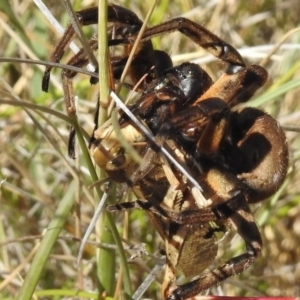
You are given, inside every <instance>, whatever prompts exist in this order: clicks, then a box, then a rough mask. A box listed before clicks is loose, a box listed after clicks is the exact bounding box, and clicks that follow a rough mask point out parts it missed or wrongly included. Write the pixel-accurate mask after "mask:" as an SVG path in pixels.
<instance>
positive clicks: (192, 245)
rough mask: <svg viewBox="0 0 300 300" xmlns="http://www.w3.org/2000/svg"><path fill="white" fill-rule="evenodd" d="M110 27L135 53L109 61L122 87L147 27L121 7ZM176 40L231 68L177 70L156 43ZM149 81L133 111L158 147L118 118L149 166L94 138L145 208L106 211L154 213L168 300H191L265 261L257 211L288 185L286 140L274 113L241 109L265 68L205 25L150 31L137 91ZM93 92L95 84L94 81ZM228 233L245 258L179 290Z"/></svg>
mask: <svg viewBox="0 0 300 300" xmlns="http://www.w3.org/2000/svg"><path fill="white" fill-rule="evenodd" d="M77 16H78V18H79V21H80V23H81V25H82V26H85V25H90V24H94V23H97V20H98V8H90V9H86V10H83V11H80V12H78V13H77ZM108 20H109V22H112V23H113V24H114V26H115V28H114V30H115V35H114V39H110V40H109V46H114V45H118V44H124V45H129V47H127V48H126V49H127V50H126V51H125V54H124V55H123V56H118V57H117V56H115V57H112V59H111V61H112V66H113V74H114V77H115V79H118V78H119V77H120V73H121V72H122V70H123V69H124V66H125V63H126V61H127V59H128V55H129V50H130V48H131V47H130V46H131V45H132V44H133V42H134V41H135V39H136V36H137V34H138V32H139V30H140V27H141V25H142V22H141V21H140V20H139V19H138V18H137V16H136V15H135V14H134V13H133V12H131V11H129V10H126V9H124V8H122V7H120V6H116V5H109V6H108ZM176 30H177V31H180V32H182V33H183V34H185V35H186V36H188V37H189V38H191V39H192V40H193V41H194V42H195V43H196V44H198V45H200V46H201V47H203V48H204V49H206V50H207V51H208V52H210V53H211V54H213V55H214V56H215V57H217V58H219V59H221V60H222V61H223V62H225V63H228V68H227V70H226V71H225V73H224V74H223V75H222V76H221V77H220V78H219V79H218V80H217V81H216V82H213V81H212V80H211V78H210V77H209V75H208V74H207V73H206V72H205V71H204V70H203V69H201V68H200V67H199V66H197V65H194V64H191V63H184V64H182V65H180V66H177V67H171V62H170V59H169V57H168V56H167V55H166V53H164V52H162V51H156V50H153V47H152V44H151V38H152V37H154V36H157V35H162V34H166V33H169V32H172V31H176ZM74 35H75V33H74V29H73V28H72V26H70V27H68V28H67V30H66V33H65V35H64V36H63V37H62V39H61V40H60V42H59V44H58V46H57V47H56V48H55V50H54V52H53V54H52V56H51V60H52V61H55V62H58V61H59V60H60V59H61V57H62V55H63V53H64V50H65V48H66V47H67V45H68V43H69V42H70V41H71V40H72V39H73V38H74ZM90 46H91V48H92V50H95V49H96V48H97V42H95V40H91V41H90ZM128 49H129V50H128ZM87 63H88V57H87V55H86V54H85V53H84V51H83V50H81V51H80V52H79V53H78V54H76V55H75V56H74V57H73V58H72V59H71V60H70V61H69V62H68V64H70V65H73V66H79V67H82V66H84V65H86V64H87ZM153 66H154V68H153V69H151V68H152V67H153ZM50 71H51V67H48V68H47V70H46V71H45V75H44V79H43V90H47V89H48V82H49V76H50ZM146 73H148V76H147V77H146V79H145V80H144V82H143V87H142V90H143V92H142V95H141V97H140V99H139V100H138V101H137V102H136V103H135V104H133V105H132V106H131V107H130V109H131V111H132V112H133V113H134V114H135V115H137V116H138V117H139V118H140V119H141V120H142V121H143V122H144V123H145V124H146V125H147V126H148V127H149V129H150V131H151V132H152V133H153V135H154V136H155V141H156V144H155V143H152V142H149V141H148V140H147V139H146V138H145V137H144V136H143V135H142V133H140V131H139V130H138V129H137V128H136V126H135V124H133V122H132V121H131V120H130V119H128V118H127V117H126V116H125V115H124V114H123V113H120V119H119V123H120V126H121V131H123V133H124V134H125V137H126V139H127V140H128V142H129V143H132V144H133V145H135V144H136V143H137V142H141V141H142V142H144V144H146V146H142V148H138V147H136V148H137V149H138V151H139V153H140V154H142V155H143V156H144V159H143V161H142V164H141V165H140V166H139V165H136V164H135V163H133V161H132V160H131V158H130V157H129V155H128V153H126V152H125V150H124V149H123V148H122V146H121V145H120V143H119V141H118V138H117V136H116V135H115V134H114V133H113V130H112V128H111V127H110V125H109V124H108V128H105V129H103V128H99V129H97V130H96V131H95V133H94V134H95V140H93V141H92V144H91V153H92V155H93V156H94V159H95V162H96V163H97V164H98V165H99V166H100V167H102V168H104V169H105V170H106V171H107V173H108V174H109V176H110V177H111V178H112V179H113V180H116V181H125V182H126V183H127V184H128V185H129V186H130V187H131V188H132V189H133V191H134V192H135V194H136V195H137V197H138V198H139V199H138V200H137V201H135V202H130V203H121V204H117V205H112V206H109V207H108V210H110V211H114V210H120V209H128V208H132V207H137V208H142V209H144V210H146V211H147V212H148V214H149V216H150V218H151V220H152V221H153V224H154V225H155V227H156V229H157V231H158V232H159V234H160V235H161V236H162V238H163V239H164V241H165V245H166V255H167V266H168V267H167V272H166V276H165V280H164V284H163V297H164V299H168V300H179V299H188V298H191V297H193V296H195V295H197V294H198V293H200V292H202V291H204V290H206V289H208V288H209V287H211V286H213V285H215V284H218V283H219V282H220V281H222V280H225V279H226V278H228V277H230V276H233V275H235V274H238V273H240V272H242V271H244V270H245V269H246V268H248V267H249V266H250V265H251V264H252V263H253V262H254V260H255V258H256V257H257V256H258V255H259V253H260V252H261V249H262V240H261V236H260V233H259V230H258V227H257V225H256V223H255V220H254V217H253V215H252V212H251V210H250V207H249V204H251V203H256V202H259V201H262V200H264V199H266V198H267V197H269V196H271V195H272V194H274V193H275V192H276V191H277V190H278V188H279V187H280V186H281V184H282V183H283V181H284V179H285V176H286V172H287V166H288V150H287V144H286V138H285V135H284V132H283V130H282V129H281V127H280V126H279V124H278V123H277V122H276V120H274V119H273V118H272V117H271V116H270V115H268V114H267V113H265V112H263V111H261V110H259V109H254V108H242V109H236V108H235V106H236V105H237V104H239V103H242V102H246V101H248V100H249V99H250V98H251V97H252V95H253V94H254V93H255V92H256V90H257V89H259V88H260V87H261V86H262V85H263V84H264V83H265V81H266V79H267V72H266V70H265V69H263V68H262V67H260V66H258V65H250V66H246V64H245V63H244V61H243V58H242V57H241V55H240V54H239V53H238V51H237V50H236V49H235V48H234V47H233V46H231V45H230V44H228V43H226V42H224V41H222V40H221V39H220V38H218V37H217V36H215V35H214V34H212V33H211V32H210V31H208V30H207V29H205V28H204V27H202V26H201V25H199V24H196V23H194V22H192V21H190V20H187V19H184V18H176V19H172V20H170V21H167V22H164V23H162V24H159V25H157V26H154V27H152V28H147V29H146V30H145V32H144V33H143V36H142V39H141V44H140V46H139V48H138V50H137V52H136V53H135V56H134V59H133V63H132V65H131V67H130V70H129V75H130V77H131V79H132V82H133V83H136V82H137V81H138V80H139V79H140V78H141V77H142V75H144V74H146ZM75 75H76V73H74V72H70V71H63V74H62V78H63V82H64V86H65V87H66V86H67V87H68V88H65V97H66V103H67V106H68V105H69V106H68V108H70V107H71V108H73V109H71V110H73V111H75V107H74V105H73V102H72V95H71V94H70V92H69V91H70V89H69V87H70V85H71V82H72V78H73V77H74V76H75ZM91 82H92V83H94V82H95V79H94V78H91ZM162 146H166V147H168V148H170V150H171V151H172V152H173V153H175V154H174V155H175V158H176V159H177V160H178V161H181V162H182V164H184V165H185V166H186V168H187V169H188V170H189V171H190V173H191V174H192V176H194V177H195V178H196V179H197V181H198V182H199V183H200V186H201V187H202V189H203V191H202V194H203V197H204V199H206V202H205V201H204V205H202V204H200V201H199V199H198V195H199V194H197V193H194V191H193V187H192V186H191V185H190V184H188V183H187V181H186V178H185V177H184V176H183V175H182V174H180V172H178V170H176V168H174V166H172V165H169V166H168V163H167V161H162V162H161V160H163V156H162V155H161V154H160V152H159V151H160V147H162ZM178 152H179V153H181V155H178V154H176V153H178ZM166 166H168V167H166ZM120 174H121V175H120ZM170 174H171V175H170ZM174 179H175V181H177V183H176V184H173V180H174ZM198 192H199V191H198ZM211 222H214V223H215V225H216V226H215V228H214V227H213V226H212V225H211ZM230 226H233V227H234V228H235V229H236V231H237V232H238V233H239V235H240V236H241V237H242V238H243V239H244V241H245V243H246V252H245V253H243V254H241V255H239V256H237V257H234V258H232V259H230V260H229V261H227V262H226V263H225V264H223V265H222V266H220V267H217V268H215V269H214V270H212V271H210V272H208V273H205V274H204V275H203V276H201V277H200V278H198V279H195V280H193V281H191V282H188V283H186V284H183V285H181V286H177V285H176V284H175V279H176V269H177V268H179V269H182V270H183V272H184V273H185V275H187V276H194V275H197V274H199V273H201V272H202V271H203V270H204V269H206V268H207V267H208V266H209V265H211V263H212V262H213V260H214V258H215V256H216V251H217V246H216V242H215V238H214V232H215V231H216V230H225V229H226V228H228V227H230ZM192 267H193V268H192Z"/></svg>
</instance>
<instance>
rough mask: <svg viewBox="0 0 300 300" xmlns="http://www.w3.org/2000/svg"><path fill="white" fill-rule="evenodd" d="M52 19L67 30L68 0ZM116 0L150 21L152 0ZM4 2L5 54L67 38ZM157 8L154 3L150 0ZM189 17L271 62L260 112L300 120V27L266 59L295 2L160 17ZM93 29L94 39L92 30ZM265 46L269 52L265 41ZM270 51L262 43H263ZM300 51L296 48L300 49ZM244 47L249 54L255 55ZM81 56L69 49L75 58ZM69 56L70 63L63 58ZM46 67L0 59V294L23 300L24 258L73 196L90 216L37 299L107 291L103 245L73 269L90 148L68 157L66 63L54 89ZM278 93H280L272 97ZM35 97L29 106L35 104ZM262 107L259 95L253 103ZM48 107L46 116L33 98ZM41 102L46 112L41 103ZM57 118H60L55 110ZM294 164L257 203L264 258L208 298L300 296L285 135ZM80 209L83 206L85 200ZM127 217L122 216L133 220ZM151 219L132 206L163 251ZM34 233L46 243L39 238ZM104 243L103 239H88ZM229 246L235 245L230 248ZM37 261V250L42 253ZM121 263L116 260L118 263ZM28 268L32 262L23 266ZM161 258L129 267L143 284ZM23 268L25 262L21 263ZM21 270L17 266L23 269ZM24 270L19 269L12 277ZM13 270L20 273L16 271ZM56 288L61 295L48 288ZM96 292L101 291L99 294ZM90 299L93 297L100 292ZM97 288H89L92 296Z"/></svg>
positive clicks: (185, 53) (136, 234)
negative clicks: (44, 86) (100, 281)
mask: <svg viewBox="0 0 300 300" xmlns="http://www.w3.org/2000/svg"><path fill="white" fill-rule="evenodd" d="M47 2H48V3H47V6H48V8H49V9H50V11H51V12H52V13H53V15H54V16H55V17H56V18H57V19H58V20H59V21H60V22H61V23H62V24H63V25H64V26H65V25H66V24H67V23H68V16H67V14H66V13H65V11H64V8H63V5H62V4H61V3H58V1H47ZM73 2H74V5H75V6H76V9H82V8H84V7H88V6H91V5H93V3H92V1H77V3H75V2H76V1H73ZM136 2H138V1H121V0H120V1H118V2H117V4H120V5H124V6H126V7H128V8H130V9H131V10H133V11H134V12H136V13H137V14H138V15H139V16H140V17H141V19H143V18H144V17H145V15H146V12H147V9H148V7H147V6H146V4H145V3H144V2H145V1H144V2H140V4H137V3H136ZM5 3H7V2H6V1H4V4H0V21H1V24H0V41H1V45H2V47H0V56H1V57H7V58H31V59H38V60H43V61H45V60H47V59H48V57H49V54H50V53H51V51H52V49H53V46H54V45H55V43H56V41H57V39H58V34H57V33H56V32H54V30H53V28H52V26H51V25H50V24H49V23H48V21H47V20H45V18H44V16H43V15H42V14H41V13H40V11H39V10H38V9H37V8H36V7H35V5H34V3H33V2H32V1H28V0H23V1H18V0H14V1H11V2H10V5H8V4H5ZM149 6H150V4H149ZM179 15H183V16H186V17H188V18H190V19H192V20H194V21H195V22H198V23H200V24H202V25H205V26H206V27H207V28H208V29H210V30H212V31H213V32H214V33H215V34H217V35H218V36H220V37H222V38H223V39H224V40H226V41H228V42H229V43H231V44H232V45H234V46H235V47H237V48H238V49H241V53H242V54H243V56H244V57H245V59H246V60H247V62H248V63H249V64H251V63H259V62H261V61H262V60H264V59H266V58H268V59H267V62H266V64H265V67H266V68H267V70H268V72H269V80H268V82H267V84H266V86H265V87H264V88H263V89H261V90H260V91H259V93H258V94H257V95H256V97H255V98H259V100H260V103H263V104H261V108H262V109H264V110H266V111H268V112H270V113H271V114H272V115H273V116H274V117H275V118H277V119H278V120H279V122H280V123H281V124H282V125H283V126H285V125H293V126H296V127H297V128H298V129H299V126H300V117H299V116H300V101H299V97H300V89H299V86H300V83H299V81H300V68H299V66H300V64H299V61H300V60H299V58H300V56H299V47H300V42H299V40H300V31H296V32H294V33H293V34H291V35H290V36H289V37H288V38H287V39H286V40H285V41H284V42H283V45H282V46H281V48H280V49H278V50H277V51H276V52H275V53H273V54H272V56H271V57H268V54H269V53H270V52H271V51H272V49H273V48H274V46H275V45H276V44H277V43H279V42H280V41H281V40H282V38H283V37H284V36H285V35H286V34H287V33H288V32H290V31H291V30H293V29H295V28H297V27H298V26H299V15H300V6H299V3H298V1H297V0H294V1H292V0H288V1H282V0H277V1H275V0H269V1H267V0H265V1H262V0H260V1H259V0H256V1H251V5H250V4H249V2H246V1H236V0H227V1H225V0H224V1H199V0H189V1H184V0H174V1H161V2H160V4H159V5H158V7H157V9H156V10H155V11H154V14H153V16H152V18H151V20H150V23H151V24H152V25H153V24H157V23H160V22H161V21H163V20H167V19H170V18H173V17H175V16H179ZM86 33H87V34H88V35H91V32H90V30H88V29H86ZM155 45H156V47H157V48H161V49H163V50H166V51H167V52H168V53H169V54H171V55H172V57H173V59H174V61H175V62H176V63H180V62H181V61H186V60H193V61H197V62H201V65H203V66H204V68H205V69H206V70H207V71H208V72H209V73H210V74H211V75H212V76H213V78H214V79H216V78H217V77H218V76H219V75H220V72H221V70H222V68H223V65H222V64H220V63H218V62H217V63H216V62H208V63H205V59H206V58H207V56H206V53H204V52H203V51H202V49H199V47H197V46H195V45H194V44H193V43H192V42H191V41H189V40H188V39H186V38H184V37H182V35H180V34H178V33H173V34H172V35H167V36H164V37H163V38H160V39H155ZM259 46H260V47H259ZM263 46H264V47H263ZM296 47H297V48H296ZM245 48H246V49H247V50H245ZM71 55H72V54H71V53H68V54H67V56H66V57H70V56H71ZM63 60H64V62H66V61H67V58H64V59H63ZM42 70H43V68H40V67H38V66H35V65H31V64H25V63H16V62H8V63H0V92H1V94H0V95H1V96H0V126H1V128H0V153H1V155H0V181H1V182H2V183H1V189H0V215H1V218H0V243H1V244H0V245H1V247H0V277H1V280H2V282H1V280H0V296H1V299H15V297H16V294H17V292H18V290H19V289H20V286H21V285H22V282H23V278H24V277H25V276H26V273H27V270H28V268H29V266H30V263H31V258H30V257H29V259H28V262H26V263H24V262H25V261H26V258H27V257H28V255H29V253H30V252H31V251H32V249H34V247H35V245H36V244H37V242H38V241H39V240H40V235H41V234H43V231H44V230H45V229H46V228H48V226H49V223H50V221H51V220H52V219H53V216H54V214H55V212H56V211H57V206H58V205H59V203H60V201H61V200H62V199H64V197H65V196H66V195H68V197H70V199H74V200H73V201H75V202H76V203H80V208H81V211H80V218H79V216H78V215H76V214H75V212H76V211H74V213H73V214H70V215H69V217H68V221H67V223H66V225H65V226H64V228H63V230H62V232H61V234H60V236H61V237H60V238H59V239H57V242H56V243H55V245H54V247H53V249H52V251H51V256H50V258H49V260H48V261H47V263H46V265H45V266H44V268H43V273H42V275H41V276H40V278H39V281H38V287H37V290H39V296H36V298H35V299H39V298H40V299H50V296H52V298H53V299H61V298H62V297H63V296H62V295H64V293H66V291H76V290H77V288H80V289H82V290H84V291H90V290H92V291H95V289H96V287H97V280H96V271H95V258H94V257H95V251H96V250H95V249H96V247H95V246H94V245H88V246H87V247H86V249H85V252H84V257H83V265H82V268H78V267H77V266H76V264H75V258H76V256H77V253H78V247H79V243H78V242H77V241H75V240H74V239H69V238H67V237H68V236H72V237H73V236H78V237H80V236H82V233H81V232H84V231H85V229H86V227H87V226H88V224H89V222H90V219H91V217H92V215H93V210H94V207H93V204H92V203H93V197H94V194H93V192H92V190H89V189H87V185H88V184H91V183H92V182H91V179H90V175H89V172H88V170H87V166H86V164H85V161H84V160H83V158H82V156H81V154H80V151H79V149H78V151H77V155H78V157H77V159H76V160H75V161H72V160H70V159H68V158H67V157H66V153H67V146H66V143H67V139H68V126H67V124H66V122H65V121H64V120H63V119H62V117H61V116H60V115H57V112H61V113H65V110H64V106H63V103H62V90H61V87H60V75H59V73H60V70H55V72H54V74H53V75H52V78H53V81H52V82H51V89H50V91H49V93H47V94H46V93H43V92H42V91H41V77H42V72H43V71H42ZM75 90H76V94H77V95H78V98H79V100H78V117H79V122H80V125H81V126H82V127H83V128H84V129H85V130H86V131H87V132H88V133H89V134H90V133H91V131H92V127H93V112H94V108H95V103H96V99H97V87H90V85H89V78H88V77H87V76H83V75H79V76H77V77H76V79H75ZM271 92H273V93H275V95H271V96H270V97H269V96H268V95H269V94H270V93H271ZM25 103H27V104H28V105H29V108H28V109H27V110H25V106H26V104H25ZM252 103H253V105H254V104H255V99H254V101H253V102H252ZM32 104H36V105H40V106H43V107H47V108H49V111H48V112H41V111H40V110H36V109H34V108H33V107H30V105H32ZM35 108H36V107H35ZM55 114H56V115H55ZM287 138H288V144H289V149H290V169H289V174H288V177H287V180H286V183H285V184H284V186H283V188H282V189H281V190H280V191H279V192H278V193H277V194H276V195H275V196H274V197H273V198H272V199H268V200H266V201H264V203H262V204H261V205H259V206H258V207H257V208H256V218H257V221H258V223H259V224H260V228H261V233H262V235H263V240H264V250H263V253H262V255H261V257H260V258H259V259H258V260H257V261H256V263H255V265H254V266H252V267H251V268H250V269H249V270H247V271H246V272H245V273H243V274H241V275H239V276H236V277H234V278H232V279H229V280H227V281H226V282H224V283H222V284H221V285H220V286H218V287H216V288H213V289H212V290H211V291H210V292H209V293H213V294H219V295H234V296H243V295H248V296H250V295H251V296H260V295H268V296H279V295H280V296H299V295H300V287H299V282H300V247H299V244H300V217H299V216H300V205H299V203H300V197H299V192H300V184H299V178H300V174H299V168H298V165H299V162H298V160H299V156H300V152H299V149H300V139H299V133H298V132H291V131H287ZM77 208H78V206H77ZM122 217H123V215H120V216H119V215H116V216H115V221H116V224H117V225H118V226H123V225H121V224H123V223H122ZM148 223H149V221H148V220H147V218H146V216H145V214H144V213H143V212H141V211H133V212H132V213H131V214H130V216H129V224H128V240H129V241H130V242H131V243H133V244H140V243H147V250H148V251H149V252H151V253H156V254H157V253H158V250H159V247H161V244H160V240H159V238H157V235H156V233H155V231H154V229H153V228H152V227H151V226H149V225H148ZM35 236H36V239H33V237H35ZM90 238H91V240H93V239H95V237H94V236H91V237H90ZM224 247H225V248H222V247H221V250H220V259H219V261H218V262H222V261H224V260H225V258H227V257H230V256H232V255H233V254H235V253H236V252H237V251H242V250H243V245H242V244H241V243H240V242H239V240H238V239H236V238H234V239H232V240H230V239H226V244H225V246H224ZM224 249H226V252H225V253H224V255H223V252H224ZM32 255H33V256H34V253H33V254H32ZM117 263H118V262H117ZM22 264H23V265H22ZM152 266H153V261H152V260H151V259H150V258H149V257H143V258H142V259H139V260H137V262H135V263H132V264H131V266H130V272H131V281H132V285H133V289H134V290H135V289H136V288H137V287H138V286H139V284H140V283H141V282H142V281H143V279H144V278H145V276H146V275H147V273H148V271H149V268H151V267H152ZM18 267H20V269H17V268H18ZM14 271H16V272H15V273H14ZM12 274H15V276H11V275H12ZM10 276H11V277H10ZM47 289H52V290H53V289H57V290H59V291H60V292H61V294H60V293H55V292H53V293H50V296H46V295H47V293H46V292H45V291H46V290H47ZM93 295H94V296H95V297H96V294H93ZM93 295H92V296H93ZM158 295H159V284H152V285H151V287H150V288H149V290H148V291H147V293H146V294H145V297H148V298H151V299H158V297H159V296H158ZM92 296H91V295H90V294H85V295H82V297H83V298H85V297H92Z"/></svg>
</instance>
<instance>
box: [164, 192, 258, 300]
mask: <svg viewBox="0 0 300 300" xmlns="http://www.w3.org/2000/svg"><path fill="white" fill-rule="evenodd" d="M218 212H219V213H220V215H219V216H220V217H221V218H228V219H229V220H230V222H231V223H232V224H233V226H234V227H235V228H236V230H237V232H238V234H239V235H240V236H241V237H242V238H243V239H244V241H245V243H246V249H247V252H246V253H243V254H241V255H238V256H236V257H233V258H232V259H230V260H228V261H227V262H226V263H225V264H224V265H222V266H220V267H218V268H216V269H214V270H212V271H210V272H208V273H206V274H204V275H203V276H201V277H200V278H199V279H196V280H194V281H191V282H189V283H186V284H183V285H181V286H179V287H178V288H177V289H175V290H174V291H172V292H170V291H169V290H168V289H166V290H165V291H164V294H165V297H166V299H168V300H183V299H189V298H190V297H192V296H195V295H197V294H199V293H200V292H202V291H204V290H207V289H208V288H210V287H211V286H213V285H216V284H218V283H220V282H221V281H223V280H225V279H227V278H228V277H231V276H234V275H236V274H239V273H241V272H243V271H244V270H245V269H247V268H248V267H249V266H250V265H251V264H252V263H253V262H254V260H255V259H256V257H257V256H258V255H259V253H260V252H261V249H262V240H261V236H260V233H259V230H258V227H257V225H256V222H255V220H254V217H253V215H252V213H251V210H250V208H249V205H248V203H247V200H246V198H245V196H244V195H243V194H242V193H239V194H237V195H236V197H234V198H233V199H231V200H230V201H228V202H226V203H224V204H222V205H220V206H219V208H218ZM199 219H200V216H199ZM170 285H171V283H170Z"/></svg>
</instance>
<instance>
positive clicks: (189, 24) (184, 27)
mask: <svg viewBox="0 0 300 300" xmlns="http://www.w3.org/2000/svg"><path fill="white" fill-rule="evenodd" d="M174 31H180V32H181V33H183V34H184V35H186V36H187V37H189V38H190V39H192V40H193V41H194V42H195V43H196V44H198V45H199V46H201V47H202V48H204V49H205V50H207V51H208V52H210V53H211V54H212V55H214V56H215V57H217V58H219V59H221V60H223V61H225V62H227V63H229V64H230V65H232V66H240V67H245V63H244V60H243V58H242V57H241V55H240V54H239V52H238V51H237V50H236V49H235V48H234V47H233V46H231V45H230V44H228V43H226V42H224V41H223V40H221V39H220V38H219V37H217V36H216V35H214V34H213V33H211V32H210V31H209V30H207V29H206V28H204V27H203V26H201V25H199V24H196V23H194V22H193V21H191V20H188V19H185V18H176V19H172V20H170V21H167V22H164V23H162V24H159V25H157V26H154V27H151V28H149V29H147V30H146V31H145V33H144V34H143V39H142V41H147V40H150V39H152V38H153V37H155V36H159V35H163V34H167V33H170V32H174Z"/></svg>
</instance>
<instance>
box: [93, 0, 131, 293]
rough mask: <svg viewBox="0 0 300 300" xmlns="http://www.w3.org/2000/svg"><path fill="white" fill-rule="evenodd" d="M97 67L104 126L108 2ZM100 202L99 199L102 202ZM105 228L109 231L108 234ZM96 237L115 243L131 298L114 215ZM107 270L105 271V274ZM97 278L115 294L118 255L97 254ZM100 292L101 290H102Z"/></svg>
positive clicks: (103, 5)
mask: <svg viewBox="0 0 300 300" xmlns="http://www.w3.org/2000/svg"><path fill="white" fill-rule="evenodd" d="M98 4H99V5H98V16H99V20H98V39H99V40H98V63H99V89H100V90H99V104H100V112H99V120H98V124H99V126H101V125H102V124H104V122H105V121H106V120H107V108H108V106H109V78H108V74H109V68H108V58H109V52H108V47H107V45H108V43H107V1H99V3H98ZM105 177H106V174H105V172H104V171H103V170H99V179H100V180H101V179H103V178H105ZM110 198H111V199H112V198H114V192H112V193H110ZM99 199H100V198H99ZM106 228H110V230H111V232H108V231H107V230H106ZM96 233H97V238H98V239H99V241H101V242H103V243H109V244H110V243H113V242H115V243H116V245H117V247H118V250H119V254H120V259H121V264H122V268H123V271H124V290H125V293H126V294H127V295H131V294H132V289H131V282H130V276H129V269H128V265H127V262H126V256H125V253H124V250H123V247H122V243H121V240H120V237H119V234H118V232H117V230H116V226H115V223H114V221H113V218H112V216H111V215H109V214H106V213H105V212H103V213H102V215H101V217H100V219H99V222H98V223H97V225H96ZM104 270H105V271H104ZM97 274H98V278H99V282H100V288H101V289H102V290H103V291H104V290H105V291H106V292H107V293H108V294H109V295H110V294H111V295H112V294H113V291H114V288H115V252H114V251H110V250H105V249H99V250H98V251H97ZM100 291H101V290H100Z"/></svg>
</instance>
